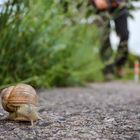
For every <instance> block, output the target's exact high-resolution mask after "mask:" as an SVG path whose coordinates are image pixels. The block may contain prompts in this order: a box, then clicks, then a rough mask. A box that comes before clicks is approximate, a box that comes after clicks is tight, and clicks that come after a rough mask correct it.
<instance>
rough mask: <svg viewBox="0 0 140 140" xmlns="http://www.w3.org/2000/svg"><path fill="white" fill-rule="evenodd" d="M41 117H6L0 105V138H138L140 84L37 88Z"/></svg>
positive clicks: (52, 139) (69, 139) (55, 139)
mask: <svg viewBox="0 0 140 140" xmlns="http://www.w3.org/2000/svg"><path fill="white" fill-rule="evenodd" d="M37 92H38V96H39V113H40V116H41V117H42V120H39V121H37V122H36V123H35V124H34V127H33V128H32V127H31V126H30V123H23V122H20V123H19V122H12V121H8V120H6V119H5V118H6V116H7V115H8V114H7V112H5V111H4V110H3V108H2V106H0V140H94V139H95V140H139V139H140V83H134V82H110V83H95V84H90V85H88V86H86V87H74V88H56V89H51V90H46V89H42V90H38V91H37Z"/></svg>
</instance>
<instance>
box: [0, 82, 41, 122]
mask: <svg viewBox="0 0 140 140" xmlns="http://www.w3.org/2000/svg"><path fill="white" fill-rule="evenodd" d="M1 101H2V106H3V108H4V109H5V110H6V111H7V112H9V116H8V119H10V120H14V121H30V122H31V124H32V125H33V122H34V121H36V120H38V119H39V118H40V117H39V115H38V112H37V107H36V106H37V94H36V91H35V90H34V88H33V87H32V86H30V85H27V84H18V85H16V86H10V87H8V88H5V89H3V90H2V92H1Z"/></svg>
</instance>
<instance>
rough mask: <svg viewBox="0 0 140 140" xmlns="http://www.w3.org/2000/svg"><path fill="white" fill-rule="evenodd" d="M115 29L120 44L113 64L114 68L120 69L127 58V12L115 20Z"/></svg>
mask: <svg viewBox="0 0 140 140" xmlns="http://www.w3.org/2000/svg"><path fill="white" fill-rule="evenodd" d="M115 29H116V32H117V34H118V36H119V38H120V43H119V46H118V50H117V54H116V58H115V62H114V64H115V67H116V68H118V69H121V68H122V67H123V66H124V65H125V64H126V62H127V57H128V38H129V31H128V23H127V12H124V13H123V14H121V15H120V16H118V17H117V18H116V19H115ZM120 74H121V73H120ZM120 76H121V75H120Z"/></svg>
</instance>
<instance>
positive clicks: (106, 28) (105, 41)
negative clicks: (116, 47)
mask: <svg viewBox="0 0 140 140" xmlns="http://www.w3.org/2000/svg"><path fill="white" fill-rule="evenodd" d="M102 19H103V23H102V27H101V39H100V41H101V47H100V50H99V53H100V58H101V60H102V62H103V63H104V64H107V63H108V62H109V61H110V59H111V58H112V53H113V50H112V47H111V43H110V30H111V27H110V20H109V18H108V17H106V15H102Z"/></svg>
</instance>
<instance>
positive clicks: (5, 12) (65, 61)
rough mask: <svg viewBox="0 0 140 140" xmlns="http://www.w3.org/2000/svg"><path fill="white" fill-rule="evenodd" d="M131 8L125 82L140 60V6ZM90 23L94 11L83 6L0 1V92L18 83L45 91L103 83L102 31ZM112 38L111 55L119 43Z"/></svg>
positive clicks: (54, 0)
mask: <svg viewBox="0 0 140 140" xmlns="http://www.w3.org/2000/svg"><path fill="white" fill-rule="evenodd" d="M67 3H68V4H69V5H68V6H67ZM129 3H130V5H129V8H130V12H131V16H133V18H132V17H131V18H129V29H130V42H129V47H130V50H131V54H130V57H129V63H128V65H127V67H126V69H127V71H128V75H127V77H125V78H124V80H132V79H133V64H134V61H135V60H136V59H137V60H140V59H139V56H140V48H139V44H140V39H139V35H138V34H139V25H140V11H138V10H135V8H136V6H138V5H140V2H138V0H134V3H133V1H130V2H129ZM135 5H136V6H135ZM94 20H95V13H94V10H93V8H91V7H88V6H87V1H83V0H77V1H72V2H69V1H68V0H47V1H44V0H39V1H35V0H30V1H28V0H24V1H18V0H5V1H4V0H0V53H1V55H0V87H1V88H3V87H5V86H7V85H9V84H12V83H18V82H25V83H29V84H32V85H34V86H35V87H47V88H49V87H55V86H75V85H84V84H86V83H89V82H100V81H103V75H102V72H101V70H102V68H103V64H102V63H101V61H100V59H99V56H98V51H99V47H100V41H99V38H100V35H101V31H102V29H101V28H98V27H97V25H96V24H95V23H94ZM111 38H113V41H112V44H113V46H114V50H115V49H116V45H117V43H118V39H117V36H116V35H115V33H113V31H112V35H111Z"/></svg>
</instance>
